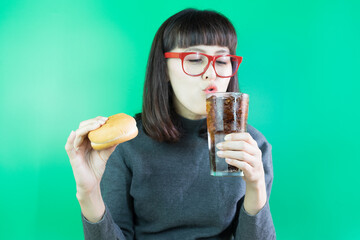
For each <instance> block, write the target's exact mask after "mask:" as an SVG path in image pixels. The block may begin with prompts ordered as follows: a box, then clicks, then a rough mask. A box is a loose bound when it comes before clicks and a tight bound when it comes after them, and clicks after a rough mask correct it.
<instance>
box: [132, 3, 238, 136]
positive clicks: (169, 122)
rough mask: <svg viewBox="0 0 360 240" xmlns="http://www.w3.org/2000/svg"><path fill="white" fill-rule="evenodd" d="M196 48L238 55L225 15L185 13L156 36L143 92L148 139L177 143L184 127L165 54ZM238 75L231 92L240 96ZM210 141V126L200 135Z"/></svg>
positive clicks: (144, 127) (176, 15) (202, 12)
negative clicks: (223, 48)
mask: <svg viewBox="0 0 360 240" xmlns="http://www.w3.org/2000/svg"><path fill="white" fill-rule="evenodd" d="M194 45H218V46H226V47H228V48H229V50H230V54H234V55H235V51H236V45H237V37H236V32H235V28H234V26H233V25H232V24H231V22H230V21H229V20H228V19H227V18H226V17H225V16H223V15H222V14H220V13H218V12H215V11H209V10H196V9H192V8H189V9H185V10H183V11H181V12H178V13H176V14H175V15H173V16H171V17H170V18H168V19H167V20H166V21H165V22H164V23H163V24H162V25H161V26H160V28H159V30H158V31H157V32H156V34H155V37H154V41H153V43H152V46H151V50H150V55H149V59H148V63H147V69H146V76H145V86H144V92H143V104H142V113H138V114H136V118H140V117H141V119H142V124H143V129H144V131H145V133H146V134H147V135H149V136H150V137H151V138H153V139H155V140H157V141H159V142H163V141H165V142H169V143H171V142H177V141H178V140H179V139H180V138H181V136H182V134H183V132H182V131H183V130H182V128H181V123H180V121H179V119H178V117H177V114H176V113H175V109H174V106H173V99H172V98H173V94H174V93H173V89H172V87H171V84H170V81H168V80H169V76H168V72H167V63H166V59H165V57H164V53H165V52H169V51H171V50H172V49H174V48H176V47H179V48H187V47H189V46H194ZM239 91H240V89H239V84H238V79H237V75H235V76H233V77H232V78H231V79H230V83H229V86H228V89H227V92H239ZM199 135H200V136H201V137H204V138H206V137H207V136H206V126H205V127H202V129H201V130H200V132H199Z"/></svg>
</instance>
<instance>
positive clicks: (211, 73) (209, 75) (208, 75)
mask: <svg viewBox="0 0 360 240" xmlns="http://www.w3.org/2000/svg"><path fill="white" fill-rule="evenodd" d="M202 78H203V79H204V80H215V78H216V73H215V69H214V66H213V65H212V62H210V65H209V67H208V68H207V69H206V71H205V72H204V74H203V75H202Z"/></svg>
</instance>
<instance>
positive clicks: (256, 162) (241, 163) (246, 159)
mask: <svg viewBox="0 0 360 240" xmlns="http://www.w3.org/2000/svg"><path fill="white" fill-rule="evenodd" d="M225 140H226V141H225V142H221V143H219V144H217V145H216V147H217V148H218V149H219V150H220V151H218V152H217V155H218V156H219V157H221V158H225V159H226V162H227V163H228V164H230V165H232V166H235V167H237V168H239V169H241V170H242V171H243V172H244V176H243V179H244V180H245V182H246V186H247V188H254V189H256V188H258V187H259V186H264V185H265V174H264V168H263V163H262V152H261V150H260V149H259V147H258V145H257V142H256V141H255V140H254V139H253V138H252V137H251V135H250V134H249V133H247V132H244V133H231V134H228V135H227V136H226V137H225Z"/></svg>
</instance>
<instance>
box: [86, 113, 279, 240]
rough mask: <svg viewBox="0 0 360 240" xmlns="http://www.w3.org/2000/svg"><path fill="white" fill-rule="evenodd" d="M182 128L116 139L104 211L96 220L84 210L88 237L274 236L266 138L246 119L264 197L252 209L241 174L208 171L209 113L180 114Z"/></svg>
mask: <svg viewBox="0 0 360 240" xmlns="http://www.w3.org/2000/svg"><path fill="white" fill-rule="evenodd" d="M179 118H180V119H181V123H182V125H183V128H184V130H185V135H184V136H183V137H182V138H181V140H180V141H179V142H177V143H164V142H163V143H160V142H157V141H155V140H154V139H152V138H150V137H149V136H148V135H146V134H145V133H144V131H143V128H142V124H141V119H137V127H138V129H139V134H138V136H137V137H136V138H134V139H132V140H130V141H128V142H125V143H122V144H119V145H118V146H117V147H116V149H115V151H114V152H113V153H112V155H111V156H110V158H109V160H108V162H107V165H106V169H105V172H104V175H103V178H102V180H101V184H100V186H101V194H102V197H103V200H104V203H105V214H104V216H103V217H102V219H101V220H100V221H99V222H97V223H91V222H89V221H87V219H86V218H85V217H84V215H82V214H81V217H82V223H83V229H84V235H85V239H86V240H92V239H94V240H95V239H96V240H101V239H111V240H112V239H121V240H125V239H127V240H129V239H140V240H165V239H166V240H172V239H175V240H176V239H181V240H193V239H236V240H237V239H249V240H250V239H251V240H258V239H276V235H275V228H274V224H273V220H272V217H271V212H270V207H269V198H270V192H271V186H272V182H273V166H272V156H271V145H270V144H269V143H268V142H267V140H266V139H265V137H264V136H263V134H261V133H260V132H259V131H258V130H256V129H255V128H254V127H252V126H251V125H249V124H248V126H247V131H248V132H249V133H250V134H251V136H252V137H253V138H254V139H255V140H256V142H257V144H258V146H259V148H260V149H261V151H262V161H263V166H264V172H265V182H266V191H267V197H268V198H267V202H266V204H265V206H264V207H263V208H262V209H261V210H260V212H259V213H257V214H256V215H254V216H252V215H250V214H248V213H247V212H246V211H245V209H244V206H243V202H244V194H245V181H244V180H243V179H242V178H241V177H214V176H211V175H210V165H209V152H208V151H209V150H208V142H207V139H204V138H202V137H199V134H198V132H199V129H200V126H203V125H204V124H206V119H201V120H189V119H186V118H183V117H181V116H179Z"/></svg>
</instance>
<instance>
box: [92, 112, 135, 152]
mask: <svg viewBox="0 0 360 240" xmlns="http://www.w3.org/2000/svg"><path fill="white" fill-rule="evenodd" d="M137 134H138V129H137V127H136V121H135V119H134V118H133V117H131V116H129V115H127V114H125V113H118V114H115V115H113V116H110V117H109V118H108V120H107V121H106V122H105V124H104V125H102V126H101V127H100V128H98V129H95V130H93V131H90V132H89V135H88V138H89V140H90V142H91V147H92V148H93V149H94V150H102V149H106V148H110V147H112V146H115V145H117V144H119V143H122V142H126V141H128V140H131V139H133V138H134V137H136V136H137Z"/></svg>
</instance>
